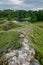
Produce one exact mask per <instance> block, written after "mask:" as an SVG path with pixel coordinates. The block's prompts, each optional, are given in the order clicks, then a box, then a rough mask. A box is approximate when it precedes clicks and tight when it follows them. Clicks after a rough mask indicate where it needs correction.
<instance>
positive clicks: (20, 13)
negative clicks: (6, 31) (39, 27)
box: [0, 9, 43, 22]
mask: <svg viewBox="0 0 43 65" xmlns="http://www.w3.org/2000/svg"><path fill="white" fill-rule="evenodd" d="M29 17H30V18H31V19H30V20H29V21H31V22H34V21H35V22H36V21H43V10H39V11H32V10H29V11H25V10H17V11H14V10H10V9H8V10H3V11H1V10H0V18H4V19H7V20H9V21H11V20H18V21H24V18H29ZM27 21H28V20H27Z"/></svg>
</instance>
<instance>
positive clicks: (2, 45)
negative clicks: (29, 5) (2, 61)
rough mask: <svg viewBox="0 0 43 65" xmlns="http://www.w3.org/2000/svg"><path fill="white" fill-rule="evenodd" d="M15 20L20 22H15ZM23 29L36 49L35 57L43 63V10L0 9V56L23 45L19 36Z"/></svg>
mask: <svg viewBox="0 0 43 65" xmlns="http://www.w3.org/2000/svg"><path fill="white" fill-rule="evenodd" d="M13 20H14V21H15V20H17V21H20V22H19V23H18V22H17V23H14V22H13ZM23 21H28V22H23ZM39 21H40V22H39ZM31 22H32V23H31ZM33 22H34V23H33ZM22 31H23V32H24V34H25V36H26V37H27V39H28V40H29V45H30V46H32V47H33V48H34V49H35V51H36V55H35V58H36V59H38V60H39V61H40V64H41V65H43V10H39V11H32V10H30V11H25V10H17V11H13V10H3V11H1V10H0V57H1V56H2V55H3V54H4V53H6V52H9V51H10V50H12V49H19V48H20V47H21V44H20V43H21V41H22V39H21V38H20V37H19V36H20V34H21V32H22Z"/></svg>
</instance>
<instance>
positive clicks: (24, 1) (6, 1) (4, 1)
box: [0, 0, 43, 10]
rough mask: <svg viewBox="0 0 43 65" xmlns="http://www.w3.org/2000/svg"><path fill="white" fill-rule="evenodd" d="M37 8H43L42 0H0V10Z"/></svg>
mask: <svg viewBox="0 0 43 65" xmlns="http://www.w3.org/2000/svg"><path fill="white" fill-rule="evenodd" d="M4 9H13V10H22V9H23V10H39V9H43V0H0V10H4Z"/></svg>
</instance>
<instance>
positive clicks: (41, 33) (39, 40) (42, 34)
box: [30, 23, 43, 65]
mask: <svg viewBox="0 0 43 65" xmlns="http://www.w3.org/2000/svg"><path fill="white" fill-rule="evenodd" d="M42 27H43V23H34V24H32V29H33V31H31V33H30V39H31V44H30V45H31V46H32V47H33V48H34V49H35V51H36V55H35V58H37V59H38V60H39V61H40V64H41V65H43V28H42Z"/></svg>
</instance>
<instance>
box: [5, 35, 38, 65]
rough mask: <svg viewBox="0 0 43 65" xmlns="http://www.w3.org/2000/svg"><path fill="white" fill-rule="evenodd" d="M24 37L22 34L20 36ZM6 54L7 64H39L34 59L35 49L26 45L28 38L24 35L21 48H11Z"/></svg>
mask: <svg viewBox="0 0 43 65" xmlns="http://www.w3.org/2000/svg"><path fill="white" fill-rule="evenodd" d="M22 36H23V37H24V35H23V34H21V35H20V37H22ZM5 55H6V58H9V60H8V62H9V65H39V62H38V61H37V60H35V59H34V55H35V51H34V49H33V48H31V47H30V46H29V45H28V40H27V39H26V38H25V37H24V40H23V42H22V48H21V49H19V50H13V51H11V52H9V53H7V54H5Z"/></svg>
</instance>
